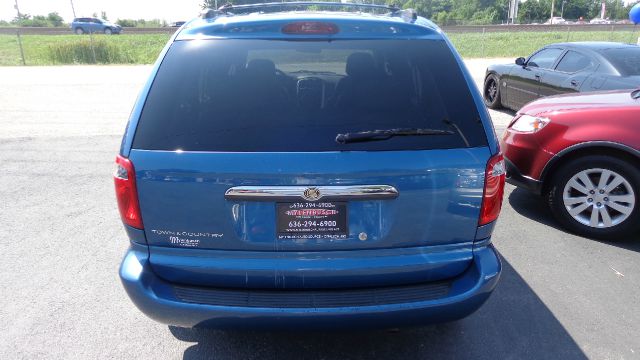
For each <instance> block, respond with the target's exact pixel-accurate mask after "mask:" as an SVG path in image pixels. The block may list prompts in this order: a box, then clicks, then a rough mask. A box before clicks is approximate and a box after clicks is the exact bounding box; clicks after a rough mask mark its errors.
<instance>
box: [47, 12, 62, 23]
mask: <svg viewBox="0 0 640 360" xmlns="http://www.w3.org/2000/svg"><path fill="white" fill-rule="evenodd" d="M47 21H48V22H49V24H50V25H51V26H54V27H58V26H62V25H63V24H64V19H63V18H62V16H60V14H58V13H57V12H52V13H49V15H47Z"/></svg>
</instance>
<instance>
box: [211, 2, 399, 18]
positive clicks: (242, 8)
mask: <svg viewBox="0 0 640 360" xmlns="http://www.w3.org/2000/svg"><path fill="white" fill-rule="evenodd" d="M309 6H323V7H342V8H345V7H348V8H361V9H377V10H388V11H391V12H392V13H394V14H397V13H399V12H401V11H402V9H401V8H400V7H398V6H396V5H374V4H355V3H349V2H344V3H343V2H324V1H290V2H270V3H257V4H245V5H233V4H226V5H223V6H221V7H219V8H218V9H217V10H214V9H207V10H205V11H204V12H203V13H202V17H203V18H204V19H211V18H214V17H216V16H219V15H233V11H234V10H238V11H239V12H246V11H249V10H256V11H261V10H263V9H269V8H271V9H274V8H275V9H282V8H296V7H309Z"/></svg>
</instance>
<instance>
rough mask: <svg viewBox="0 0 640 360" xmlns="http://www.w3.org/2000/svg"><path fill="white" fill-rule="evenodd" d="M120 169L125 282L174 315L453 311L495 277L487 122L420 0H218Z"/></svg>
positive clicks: (497, 188) (177, 41) (392, 315)
mask: <svg viewBox="0 0 640 360" xmlns="http://www.w3.org/2000/svg"><path fill="white" fill-rule="evenodd" d="M311 5H312V6H311ZM354 10H357V11H354ZM363 10H371V11H363ZM114 180H115V185H116V193H117V200H118V205H119V209H120V213H121V216H122V220H123V222H124V226H125V229H126V233H127V235H128V237H129V240H130V249H129V250H128V252H127V254H126V255H125V257H124V260H123V262H122V265H121V268H120V277H121V279H122V283H123V284H124V288H125V289H126V291H127V293H128V295H129V297H130V298H131V300H132V301H133V302H134V304H135V305H136V306H137V307H138V308H139V309H140V310H141V311H142V312H144V313H145V314H146V315H148V316H149V317H151V318H152V319H154V320H157V321H159V322H162V323H165V324H172V325H177V326H183V327H196V326H198V327H200V326H202V327H216V328H238V327H242V328H252V329H255V328H296V329H300V328H332V327H340V328H345V327H372V326H374V327H393V326H408V325H421V324H429V323H435V322H443V321H452V320H456V319H459V318H462V317H465V316H467V315H469V314H471V313H472V312H474V311H475V310H476V309H478V308H479V307H480V306H481V305H482V304H483V303H484V302H485V300H486V299H487V298H488V297H489V295H490V294H491V292H492V290H493V289H494V287H495V286H496V284H497V282H498V278H499V275H500V270H501V265H500V260H499V258H498V255H497V253H496V251H495V250H494V248H493V246H492V244H491V234H492V231H493V228H494V226H495V224H496V220H497V218H498V214H499V212H500V207H501V204H502V196H503V188H504V180H505V167H504V162H503V158H502V155H501V154H500V150H499V145H498V141H497V139H496V135H495V133H494V130H493V127H492V123H491V120H490V118H489V115H488V113H487V111H486V109H485V107H484V104H483V100H482V97H481V95H480V94H479V92H478V91H477V89H476V86H475V84H474V83H473V81H472V78H471V76H470V75H469V73H468V72H467V70H466V68H465V66H464V64H463V63H462V60H461V59H460V57H459V55H458V54H457V52H456V50H455V49H454V48H453V46H452V45H451V43H450V42H449V40H448V39H447V37H446V36H445V35H444V34H443V33H442V31H441V30H440V29H439V28H438V27H437V26H435V25H434V24H433V23H431V22H430V21H428V20H425V19H423V18H421V17H418V16H416V15H415V12H413V11H411V10H399V9H397V8H394V7H385V6H373V5H362V4H361V5H356V4H342V3H306V2H305V3H275V4H269V3H267V4H258V5H240V6H231V5H230V6H226V7H223V8H220V9H218V10H210V11H207V12H206V13H204V14H203V15H202V17H201V18H198V19H195V20H192V21H190V22H189V23H187V24H186V25H185V26H184V27H182V28H181V29H180V30H179V31H178V33H176V34H175V35H174V37H173V38H172V39H171V40H170V41H169V44H167V46H166V47H165V49H164V50H163V52H162V54H161V55H160V57H159V59H158V61H157V63H156V65H155V67H154V69H153V72H152V75H151V77H150V78H149V80H148V82H147V83H146V85H145V87H144V89H143V90H142V92H141V94H140V97H139V99H138V101H137V103H136V105H135V107H134V109H133V111H132V114H131V117H130V119H129V123H128V125H127V129H126V132H125V135H124V138H123V141H122V146H121V149H120V153H119V155H118V156H117V158H116V172H115V175H114Z"/></svg>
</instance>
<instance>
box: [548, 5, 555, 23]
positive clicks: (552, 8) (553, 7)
mask: <svg viewBox="0 0 640 360" xmlns="http://www.w3.org/2000/svg"><path fill="white" fill-rule="evenodd" d="M555 10H556V0H551V17H550V18H549V19H550V20H549V21H551V25H553V13H554V12H555Z"/></svg>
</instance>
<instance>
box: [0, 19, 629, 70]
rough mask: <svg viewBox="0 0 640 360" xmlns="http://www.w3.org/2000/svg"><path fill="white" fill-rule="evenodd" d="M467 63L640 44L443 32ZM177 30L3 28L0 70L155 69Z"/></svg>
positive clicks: (495, 29)
mask: <svg viewBox="0 0 640 360" xmlns="http://www.w3.org/2000/svg"><path fill="white" fill-rule="evenodd" d="M442 29H443V30H444V32H445V33H447V35H448V36H449V38H450V39H451V41H452V42H453V44H454V45H455V47H456V48H457V49H458V51H459V52H460V53H461V54H462V56H463V57H465V58H491V57H493V58H497V57H514V56H515V57H518V56H527V55H528V54H530V53H532V52H533V51H535V50H536V49H539V48H540V47H542V46H545V45H548V44H552V43H558V42H572V41H614V42H622V43H634V44H635V43H637V42H638V37H639V36H640V27H637V26H633V25H488V26H444V27H443V28H442ZM175 30H176V29H175V28H145V29H137V28H136V29H133V28H132V29H127V28H125V30H124V33H123V34H122V35H104V34H85V35H74V34H71V31H70V30H69V29H64V28H62V29H60V28H57V29H50V28H49V29H48V28H39V29H38V28H0V65H66V64H151V63H153V62H154V61H155V59H156V58H157V56H158V54H159V52H160V51H161V50H162V48H163V46H164V45H165V44H166V42H167V41H168V40H169V38H170V37H171V35H172V34H173V33H174V32H175Z"/></svg>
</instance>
